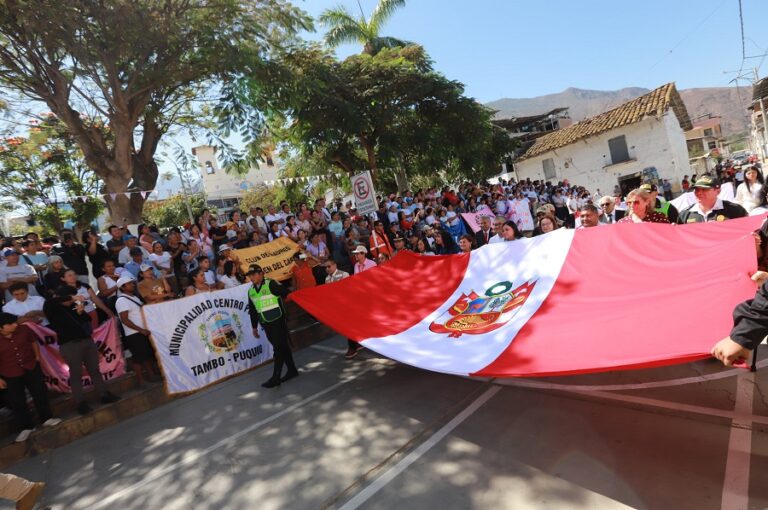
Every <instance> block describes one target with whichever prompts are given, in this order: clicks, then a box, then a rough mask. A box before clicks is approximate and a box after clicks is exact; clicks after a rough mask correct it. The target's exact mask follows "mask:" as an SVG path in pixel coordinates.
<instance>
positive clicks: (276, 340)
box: [246, 264, 299, 388]
mask: <svg viewBox="0 0 768 510" xmlns="http://www.w3.org/2000/svg"><path fill="white" fill-rule="evenodd" d="M246 274H247V276H248V279H249V280H251V284H252V286H251V288H250V289H248V313H249V314H250V316H251V326H252V327H253V334H254V336H256V338H258V337H259V331H258V327H257V325H258V324H261V327H262V328H264V333H266V335H267V340H269V343H271V344H272V350H273V352H274V364H275V365H274V371H273V373H272V377H270V378H269V379H268V380H267V381H266V382H264V383H263V384H262V386H263V387H265V388H275V387H277V386H280V383H282V382H285V381H287V380H289V379H293V378H294V377H296V376H298V375H299V371H298V370H297V369H296V364H295V363H294V362H293V354H292V353H291V347H290V346H289V345H288V324H287V323H286V319H285V306H284V305H283V298H284V297H285V296H286V295H287V294H288V291H287V290H286V289H285V288H284V287H283V286H282V285H280V284H279V283H278V282H276V281H274V280H270V279H269V278H264V271H263V270H262V269H261V266H259V265H257V264H251V266H250V267H249V268H248V273H246ZM284 364H285V365H286V366H287V367H288V372H287V373H286V374H285V375H284V376H282V377H281V373H282V371H283V365H284Z"/></svg>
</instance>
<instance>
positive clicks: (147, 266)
mask: <svg viewBox="0 0 768 510" xmlns="http://www.w3.org/2000/svg"><path fill="white" fill-rule="evenodd" d="M147 269H152V266H150V265H149V264H142V265H140V266H139V271H141V272H142V273H143V272H144V271H146V270H147Z"/></svg>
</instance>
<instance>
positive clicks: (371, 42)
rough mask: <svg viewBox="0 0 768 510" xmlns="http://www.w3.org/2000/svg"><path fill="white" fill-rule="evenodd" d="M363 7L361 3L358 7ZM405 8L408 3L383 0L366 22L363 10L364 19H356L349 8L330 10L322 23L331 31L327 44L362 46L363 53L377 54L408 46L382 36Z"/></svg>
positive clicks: (361, 13)
mask: <svg viewBox="0 0 768 510" xmlns="http://www.w3.org/2000/svg"><path fill="white" fill-rule="evenodd" d="M359 5H360V4H359V3H358V6H359ZM404 5H405V0H379V3H378V5H376V8H375V9H374V10H373V13H372V14H371V17H370V18H368V19H366V18H365V13H364V12H363V9H362V7H361V8H360V17H356V16H355V15H354V14H352V13H351V12H350V11H349V10H348V9H347V8H346V7H344V6H343V5H340V6H338V7H335V8H333V9H326V10H325V11H323V13H322V14H321V15H320V17H319V18H318V20H319V21H320V23H321V24H323V25H324V26H325V27H327V28H328V32H327V33H326V34H325V43H326V44H327V45H328V46H330V47H331V48H335V47H337V46H340V45H342V44H344V43H354V42H357V43H360V44H362V45H363V52H364V53H367V54H368V55H375V54H376V53H378V52H379V51H381V50H382V49H384V48H395V47H398V46H407V45H409V44H411V43H409V42H407V41H403V40H400V39H396V38H394V37H385V36H382V35H381V28H382V26H383V25H384V23H386V22H387V21H388V20H389V19H390V18H391V17H392V15H393V14H394V13H395V11H396V10H397V9H398V8H400V7H403V6H404Z"/></svg>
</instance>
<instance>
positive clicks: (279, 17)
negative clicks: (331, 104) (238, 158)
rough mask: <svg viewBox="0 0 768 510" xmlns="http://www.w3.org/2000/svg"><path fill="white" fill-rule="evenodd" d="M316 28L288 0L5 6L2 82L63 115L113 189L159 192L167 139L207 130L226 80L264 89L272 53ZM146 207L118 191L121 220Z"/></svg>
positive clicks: (113, 205) (32, 0)
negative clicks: (161, 149) (212, 103)
mask: <svg viewBox="0 0 768 510" xmlns="http://www.w3.org/2000/svg"><path fill="white" fill-rule="evenodd" d="M307 28H310V21H309V20H308V18H307V17H306V16H305V15H304V14H303V13H301V11H299V10H298V9H296V8H295V7H293V6H292V5H291V4H290V3H288V2H287V1H285V0H216V1H213V0H68V1H67V2H61V1H59V0H24V1H22V0H6V1H4V2H1V3H0V83H1V84H2V85H4V86H5V88H6V89H7V90H8V91H12V92H14V93H16V94H17V95H19V96H21V97H22V98H24V99H26V100H32V101H39V102H43V103H45V104H46V105H47V107H48V108H49V109H50V110H51V111H52V112H53V113H55V114H56V116H57V117H58V118H59V119H61V121H62V122H63V123H64V125H66V127H67V129H68V130H69V132H70V133H71V134H72V136H73V137H74V139H75V140H76V141H77V143H78V145H79V147H80V149H81V151H82V153H83V155H84V158H85V161H86V163H87V164H88V166H89V167H90V168H91V170H92V171H93V172H94V173H95V174H96V175H97V176H98V177H99V178H100V179H101V180H102V181H103V182H104V185H105V192H107V193H120V192H124V191H127V190H152V189H154V187H155V184H156V181H157V179H158V168H157V162H156V160H155V152H156V151H157V148H158V144H159V143H160V141H161V139H162V137H163V136H164V134H165V133H166V132H167V131H168V130H169V129H171V128H172V127H173V126H174V125H177V124H178V123H180V122H181V123H184V122H187V123H191V124H194V125H201V124H202V125H204V124H205V123H204V122H201V119H200V118H199V113H200V111H203V112H204V111H205V110H199V109H198V108H197V105H199V104H200V103H201V102H203V103H204V102H205V100H206V99H211V98H212V97H213V94H216V93H217V91H218V88H217V84H220V83H221V82H222V81H224V82H226V81H227V80H229V79H231V78H232V77H233V76H240V75H246V76H248V77H249V79H250V80H251V81H252V82H258V81H259V79H260V76H261V75H262V73H263V72H264V70H265V69H266V68H268V67H269V66H270V60H269V59H270V56H269V55H270V52H271V50H272V49H273V48H276V47H278V46H280V45H282V44H284V43H286V42H290V41H291V40H292V39H293V38H294V37H295V34H296V33H297V31H298V30H300V29H307ZM254 120H258V118H256V119H254ZM99 125H108V126H109V127H110V128H111V133H112V135H111V137H105V136H104V134H103V131H102V130H101V129H100V128H99ZM257 127H258V126H256V125H255V123H251V124H249V125H248V126H247V129H249V130H255V129H256V128H257ZM226 134H227V133H224V135H226ZM212 136H213V135H212ZM144 200H145V199H144V198H143V197H142V196H141V194H139V193H132V194H130V198H128V197H126V196H124V195H118V196H117V199H116V200H115V201H114V202H110V203H109V204H108V205H109V207H110V213H111V216H112V219H113V221H114V220H115V219H117V220H120V219H121V218H123V217H125V218H127V219H128V221H129V222H136V221H138V220H139V218H140V216H141V211H142V207H143V204H144Z"/></svg>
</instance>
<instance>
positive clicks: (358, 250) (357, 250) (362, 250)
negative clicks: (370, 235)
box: [352, 245, 368, 253]
mask: <svg viewBox="0 0 768 510" xmlns="http://www.w3.org/2000/svg"><path fill="white" fill-rule="evenodd" d="M352 253H368V248H366V247H365V246H363V245H360V246H358V247H357V248H355V249H354V250H352Z"/></svg>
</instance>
